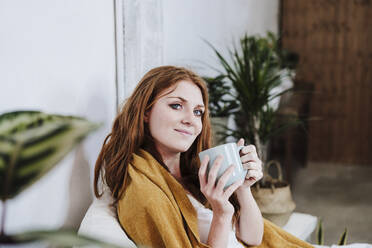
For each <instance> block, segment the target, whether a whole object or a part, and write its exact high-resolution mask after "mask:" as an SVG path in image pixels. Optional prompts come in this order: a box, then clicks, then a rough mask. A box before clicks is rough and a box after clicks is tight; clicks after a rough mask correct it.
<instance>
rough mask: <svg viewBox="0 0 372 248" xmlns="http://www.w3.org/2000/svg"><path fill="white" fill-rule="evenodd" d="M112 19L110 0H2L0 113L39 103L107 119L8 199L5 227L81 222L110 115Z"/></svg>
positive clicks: (112, 101)
mask: <svg viewBox="0 0 372 248" xmlns="http://www.w3.org/2000/svg"><path fill="white" fill-rule="evenodd" d="M113 23H114V18H113V1H107V0H32V1H30V0H17V1H14V0H1V1H0V113H3V112H6V111H13V110H18V109H38V110H42V111H46V112H53V113H60V114H73V115H79V116H84V117H86V118H88V119H90V120H92V121H95V122H102V123H104V126H103V127H102V128H101V129H100V130H99V131H97V132H95V133H94V134H92V135H91V136H89V138H88V139H87V140H85V142H84V143H83V145H82V146H81V147H79V149H77V150H75V151H74V152H72V153H71V154H70V155H68V156H67V157H66V158H65V159H64V160H63V161H62V162H61V163H60V164H59V165H58V166H57V167H56V168H54V169H53V170H52V171H51V172H50V173H49V174H48V175H47V176H45V177H44V178H42V179H41V180H40V181H39V182H37V183H36V184H35V185H33V186H32V187H30V188H29V189H27V190H26V191H24V192H23V193H22V194H21V195H19V196H18V197H17V198H15V199H14V200H11V201H10V202H9V204H8V208H7V209H8V215H7V219H6V230H7V231H8V232H13V231H21V230H24V229H30V228H35V227H47V228H51V227H59V226H61V225H63V224H64V225H66V226H76V225H77V224H79V223H80V220H81V218H82V215H83V214H84V213H85V210H86V208H87V204H89V201H90V199H91V193H90V190H91V189H90V188H91V183H90V181H91V180H92V178H91V176H92V170H90V169H91V168H93V166H94V162H95V160H96V158H97V155H98V152H99V150H100V147H101V145H102V142H103V139H104V136H105V135H107V133H108V132H109V129H110V127H111V123H112V120H113V118H114V115H115V57H114V52H115V51H114V25H113ZM1 207H2V206H1ZM1 207H0V208H1Z"/></svg>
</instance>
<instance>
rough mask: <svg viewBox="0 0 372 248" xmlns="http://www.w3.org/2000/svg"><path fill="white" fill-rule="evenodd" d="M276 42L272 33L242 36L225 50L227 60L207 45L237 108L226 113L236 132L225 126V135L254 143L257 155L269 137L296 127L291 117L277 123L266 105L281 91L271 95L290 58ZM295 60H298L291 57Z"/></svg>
mask: <svg viewBox="0 0 372 248" xmlns="http://www.w3.org/2000/svg"><path fill="white" fill-rule="evenodd" d="M277 44H278V40H277V38H276V36H275V35H274V34H272V33H268V36H267V37H259V36H248V35H245V36H244V37H243V38H242V39H241V40H240V48H239V49H238V48H236V47H234V48H233V50H229V55H230V56H229V58H225V57H223V55H222V54H221V53H220V52H219V51H218V50H217V49H215V48H214V47H213V46H212V45H211V44H209V45H210V46H211V47H212V49H213V50H214V52H215V54H216V55H217V57H218V60H219V62H220V64H221V65H222V68H223V71H219V73H220V75H221V76H220V77H223V78H224V79H227V80H228V81H229V82H230V84H231V89H233V91H231V92H232V93H231V94H232V95H233V97H234V99H235V100H236V102H237V103H238V106H239V107H238V108H237V109H234V110H232V111H230V113H229V114H230V115H233V116H234V119H235V122H236V124H237V129H236V130H233V129H229V128H227V127H226V134H225V136H226V137H228V136H232V137H235V138H239V137H244V138H246V139H247V140H248V141H249V142H250V143H252V144H255V146H256V148H257V151H258V153H259V155H260V156H261V157H262V155H263V151H262V150H263V149H262V148H263V146H264V145H265V144H266V143H267V142H268V141H269V140H270V138H271V137H273V136H274V135H276V134H278V133H280V132H281V131H283V130H284V129H286V128H288V127H289V126H291V125H297V124H299V123H300V122H299V120H298V119H297V118H295V117H293V116H292V117H291V116H288V118H287V121H286V122H285V123H281V124H280V123H279V122H278V114H277V113H276V112H275V110H274V109H273V108H272V107H271V106H270V102H271V101H272V100H274V99H275V98H277V97H280V96H281V95H283V94H284V93H285V92H287V91H289V90H291V89H287V90H283V91H281V92H278V93H276V94H272V92H273V89H275V88H276V87H278V86H280V85H281V84H282V80H283V77H287V76H288V69H291V67H293V64H296V63H293V60H291V62H292V64H291V66H289V64H288V60H287V59H286V58H288V57H289V56H292V57H293V54H292V53H287V52H284V51H282V50H280V49H279V48H278V45H277ZM293 58H294V59H295V60H297V59H298V58H297V57H296V56H294V57H293Z"/></svg>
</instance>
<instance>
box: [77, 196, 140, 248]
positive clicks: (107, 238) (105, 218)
mask: <svg viewBox="0 0 372 248" xmlns="http://www.w3.org/2000/svg"><path fill="white" fill-rule="evenodd" d="M111 202H112V198H111V196H110V195H109V194H108V193H107V192H106V193H105V194H103V195H102V197H101V198H99V199H97V198H95V199H94V200H93V203H92V204H91V205H90V207H89V209H88V211H87V212H86V214H85V216H84V219H83V220H82V222H81V224H80V228H79V231H78V233H79V234H83V235H86V236H89V237H92V238H94V239H99V240H102V241H104V242H107V243H111V244H114V245H118V246H122V247H129V248H136V245H135V244H134V243H133V242H132V241H131V240H130V239H129V238H128V236H127V235H126V234H125V232H124V231H123V229H122V228H121V226H120V224H119V221H118V220H117V218H116V213H115V210H114V208H113V207H111V206H110V203H111Z"/></svg>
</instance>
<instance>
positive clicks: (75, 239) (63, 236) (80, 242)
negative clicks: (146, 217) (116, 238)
mask: <svg viewBox="0 0 372 248" xmlns="http://www.w3.org/2000/svg"><path fill="white" fill-rule="evenodd" d="M11 238H12V239H13V240H14V241H15V243H18V244H21V243H32V242H43V243H44V242H45V243H47V244H49V245H51V246H56V247H72V246H88V245H94V246H96V247H103V248H119V247H120V246H117V245H114V244H109V243H106V242H103V241H100V240H97V239H94V238H91V237H88V236H84V235H79V234H77V233H76V232H75V231H73V230H68V229H60V230H36V231H29V232H24V233H20V234H16V235H13V236H12V237H11Z"/></svg>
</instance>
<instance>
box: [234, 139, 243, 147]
mask: <svg viewBox="0 0 372 248" xmlns="http://www.w3.org/2000/svg"><path fill="white" fill-rule="evenodd" d="M236 145H237V146H244V139H243V138H240V139H239V141H238V143H236Z"/></svg>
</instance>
